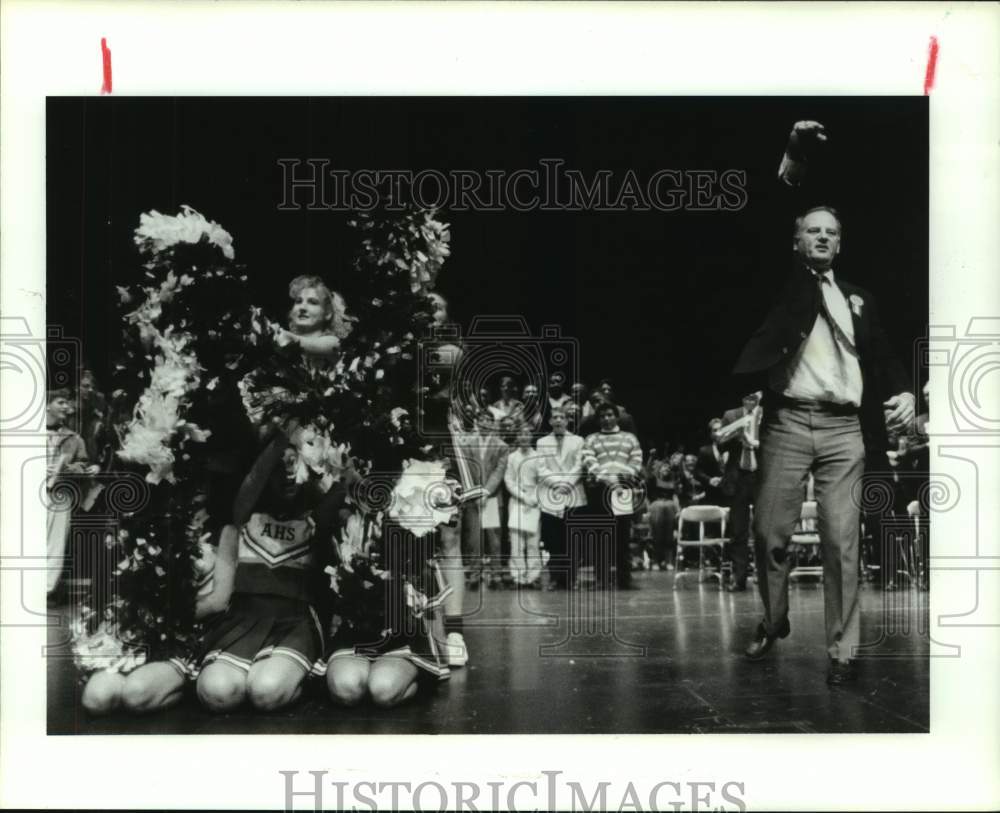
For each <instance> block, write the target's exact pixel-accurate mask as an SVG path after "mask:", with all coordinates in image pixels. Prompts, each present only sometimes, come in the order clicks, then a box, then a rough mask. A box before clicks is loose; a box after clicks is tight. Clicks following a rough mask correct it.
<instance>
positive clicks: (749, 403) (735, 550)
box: [716, 392, 762, 593]
mask: <svg viewBox="0 0 1000 813" xmlns="http://www.w3.org/2000/svg"><path fill="white" fill-rule="evenodd" d="M759 403H760V395H759V393H756V392H753V393H750V394H748V395H745V396H743V403H742V405H741V406H740V407H738V408H737V409H730V410H727V411H726V412H725V413H723V415H722V426H721V427H719V431H717V432H716V443H718V444H719V446H720V447H721V448H722V449H723V450H725V452H726V454H727V455H728V457H727V459H726V468H725V475H724V477H723V481H722V491H723V493H724V494H725V495H726V497H727V499H728V500H729V535H730V537H732V540H733V541H732V542H731V543H730V545H729V551H730V556H731V558H732V562H733V577H732V581H731V582H730V583H729V584H727V585H726V590H728V591H729V592H730V593H736V592H740V591H743V590H746V589H747V568H748V565H749V560H750V507H751V505H752V504H753V501H754V492H755V491H756V489H757V454H756V449H757V446H758V445H759V443H758V442H757V439H758V437H759V432H760V422H761V417H762V416H761V410H760V407H759ZM741 420H742V421H744V423H745V426H744V427H743V428H741V429H739V430H737V431H736V432H731V433H726V432H725V429H726V427H728V426H735V425H737V422H738V421H741ZM724 434H725V439H723V435H724Z"/></svg>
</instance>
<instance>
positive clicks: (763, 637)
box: [744, 618, 792, 661]
mask: <svg viewBox="0 0 1000 813" xmlns="http://www.w3.org/2000/svg"><path fill="white" fill-rule="evenodd" d="M791 631H792V627H791V624H789V623H788V619H787V618H786V619H785V620H784V623H782V625H781V627H779V629H778V631H777V632H776V633H775V634H774V635H768V634H767V631H766V630H765V629H764V622H763V621H762V622H761V623H760V624H759V625H758V627H757V632H755V633H754V637H753V640H752V641H751V642H750V646H748V647H747V648H746V649H745V650H744V654H745V655H746V656H747V657H748V658H749V659H750V660H752V661H757V660H760V659H761V658H763V657H764V656H765V655H766V654H767V653H768V652H769V651H770V649H771V647H772V646H774V642H775V641H777V640H778V639H779V638H787V637H788V633H790V632H791Z"/></svg>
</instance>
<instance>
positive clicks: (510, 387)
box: [490, 375, 524, 421]
mask: <svg viewBox="0 0 1000 813" xmlns="http://www.w3.org/2000/svg"><path fill="white" fill-rule="evenodd" d="M523 408H524V404H522V403H521V402H520V401H518V400H517V384H516V383H515V382H514V379H513V378H511V377H510V376H509V375H505V376H504V377H503V378H501V379H500V398H498V399H497V400H496V401H494V402H493V405H492V406H491V407H490V412H492V413H493V417H494V419H495V420H497V421H499V420H502V419H503V418H516V417H517V416H518V414H519V413H520V412H521V410H522V409H523Z"/></svg>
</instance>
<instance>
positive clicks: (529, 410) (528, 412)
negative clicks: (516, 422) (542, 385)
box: [520, 383, 547, 436]
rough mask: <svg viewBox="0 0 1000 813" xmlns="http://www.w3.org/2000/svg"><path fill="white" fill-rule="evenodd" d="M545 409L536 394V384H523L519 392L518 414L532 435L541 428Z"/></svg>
mask: <svg viewBox="0 0 1000 813" xmlns="http://www.w3.org/2000/svg"><path fill="white" fill-rule="evenodd" d="M546 411H547V410H546V409H545V406H544V405H543V404H542V401H541V398H540V397H539V394H538V385H537V384H531V383H528V384H525V385H524V390H523V391H522V393H521V413H520V414H521V421H522V422H523V423H524V424H526V425H527V427H528V429H529V430H530V431H531V434H532V436H534V435H537V434H538V432H539V431H540V430H541V428H542V423H543V419H544V415H543V413H544V412H546Z"/></svg>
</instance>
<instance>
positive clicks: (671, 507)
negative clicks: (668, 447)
mask: <svg viewBox="0 0 1000 813" xmlns="http://www.w3.org/2000/svg"><path fill="white" fill-rule="evenodd" d="M680 464H681V457H679V456H675V459H674V460H673V465H672V461H671V459H669V458H666V459H660V460H656V461H655V462H652V463H650V464H649V465H648V470H649V478H648V480H647V481H646V494H647V499H648V500H649V530H650V533H651V534H652V537H653V555H654V558H655V559H656V561H657V563H658V564H659V566H660V570H673V569H674V559H675V558H676V555H677V540H676V537H675V536H674V532H675V531H676V530H677V514H678V513H680V504H679V502H678V500H677V481H676V477H675V474H674V468H675V466H676V467H677V468H679V467H680Z"/></svg>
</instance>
